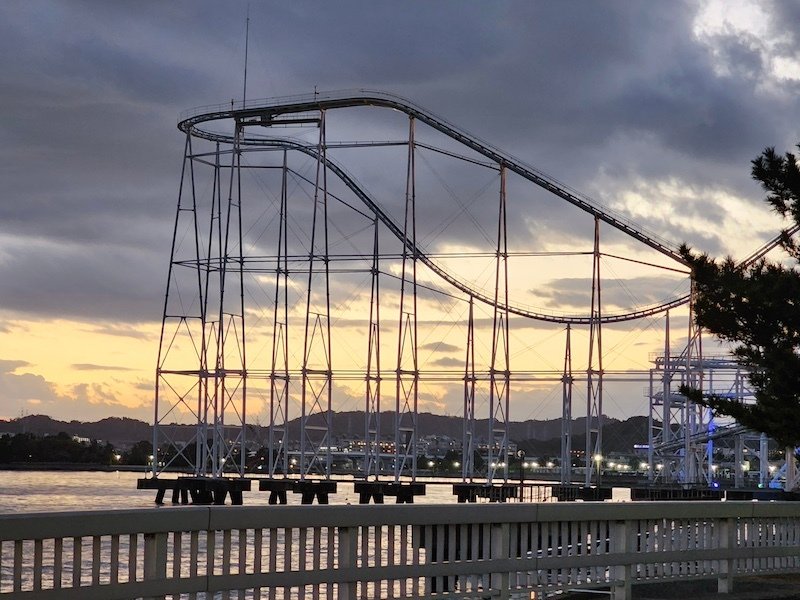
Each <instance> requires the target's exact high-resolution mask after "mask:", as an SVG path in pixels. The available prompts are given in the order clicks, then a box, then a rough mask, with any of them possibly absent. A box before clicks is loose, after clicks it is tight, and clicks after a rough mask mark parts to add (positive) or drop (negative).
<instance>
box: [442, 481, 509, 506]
mask: <svg viewBox="0 0 800 600" xmlns="http://www.w3.org/2000/svg"><path fill="white" fill-rule="evenodd" d="M519 489H520V486H519V484H516V483H501V484H499V485H489V484H485V483H455V484H453V494H454V495H455V496H456V497H457V498H458V501H459V502H477V501H478V498H488V499H489V502H506V501H507V500H510V499H512V498H517V497H518V496H519Z"/></svg>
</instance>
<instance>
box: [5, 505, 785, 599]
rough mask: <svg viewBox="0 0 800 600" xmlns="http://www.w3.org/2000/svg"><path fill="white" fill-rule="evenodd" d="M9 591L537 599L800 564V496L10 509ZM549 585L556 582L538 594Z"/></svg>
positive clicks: (617, 593)
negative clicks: (777, 499)
mask: <svg viewBox="0 0 800 600" xmlns="http://www.w3.org/2000/svg"><path fill="white" fill-rule="evenodd" d="M0 546H2V547H1V548H0V598H3V597H9V596H10V597H13V598H15V599H16V598H21V599H26V598H31V599H34V598H35V599H38V598H42V599H53V600H61V599H77V598H80V599H87V600H91V599H93V598H97V599H104V600H112V599H115V598H119V599H122V598H156V597H158V598H164V597H167V598H173V599H174V598H209V599H210V598H256V599H260V598H264V599H267V598H269V599H288V598H298V599H302V598H313V599H317V598H325V599H331V598H341V599H348V600H350V599H353V600H355V599H366V598H369V599H372V598H386V597H392V598H396V597H407V598H411V597H413V598H418V597H426V598H439V597H448V596H450V597H453V596H455V597H458V598H490V597H491V598H530V597H532V592H538V593H539V594H541V593H542V592H546V591H548V590H553V591H554V590H558V589H570V588H595V589H606V590H608V589H610V590H611V591H612V593H613V595H614V597H615V598H617V599H621V598H629V597H630V586H631V584H635V583H639V582H646V581H647V582H650V581H658V580H666V579H688V578H716V579H718V581H719V588H720V590H721V591H726V590H729V589H730V587H731V584H732V580H733V577H734V576H736V575H743V574H748V573H763V572H777V571H785V572H790V571H798V570H800V504H791V503H756V502H752V503H747V502H702V503H687V502H682V503H642V504H637V503H569V504H566V503H565V504H553V503H549V504H473V505H465V504H459V505H455V504H448V505H359V506H332V505H331V506H316V505H315V506H270V507H268V508H267V507H232V506H218V507H179V508H161V509H150V510H136V511H103V512H73V513H57V514H28V515H25V514H22V515H5V516H0ZM538 597H541V595H540V596H538Z"/></svg>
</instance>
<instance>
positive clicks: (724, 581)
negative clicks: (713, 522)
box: [717, 518, 736, 594]
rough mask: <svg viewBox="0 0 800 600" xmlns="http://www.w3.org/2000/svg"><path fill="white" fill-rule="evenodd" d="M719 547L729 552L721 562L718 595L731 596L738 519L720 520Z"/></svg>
mask: <svg viewBox="0 0 800 600" xmlns="http://www.w3.org/2000/svg"><path fill="white" fill-rule="evenodd" d="M718 523H719V526H720V530H719V547H720V548H724V549H725V550H727V552H726V553H725V555H726V556H725V558H722V559H720V561H719V576H718V577H717V593H719V594H730V593H731V592H732V591H733V571H734V567H733V561H734V560H735V559H734V558H733V556H732V553H733V549H734V548H735V547H736V519H735V518H728V519H720V520H719V521H718Z"/></svg>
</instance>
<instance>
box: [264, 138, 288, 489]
mask: <svg viewBox="0 0 800 600" xmlns="http://www.w3.org/2000/svg"><path fill="white" fill-rule="evenodd" d="M287 174H288V164H287V155H286V150H284V151H283V169H282V171H281V206H280V215H279V217H280V218H279V224H278V252H277V262H276V267H275V309H274V313H273V315H274V316H273V322H272V365H271V368H270V375H269V474H270V476H272V477H274V476H275V475H276V474H278V473H282V474H284V475H286V474H287V473H289V431H288V429H287V427H288V423H289V385H290V378H289V264H288V255H289V252H288V250H289V248H288V241H287V240H288V235H287V234H288V222H289V219H288V209H289V202H288V188H287Z"/></svg>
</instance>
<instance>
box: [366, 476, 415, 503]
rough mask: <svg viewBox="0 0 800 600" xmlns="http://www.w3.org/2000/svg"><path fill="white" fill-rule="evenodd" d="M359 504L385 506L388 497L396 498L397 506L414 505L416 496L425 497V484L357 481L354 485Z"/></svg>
mask: <svg viewBox="0 0 800 600" xmlns="http://www.w3.org/2000/svg"><path fill="white" fill-rule="evenodd" d="M353 488H354V489H355V492H356V493H357V494H358V503H359V504H369V503H370V500H371V501H373V502H374V503H375V504H383V501H384V498H385V497H386V496H394V497H395V498H396V503H397V504H414V496H424V495H425V484H424V483H397V482H393V481H357V482H355V484H354V485H353Z"/></svg>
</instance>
